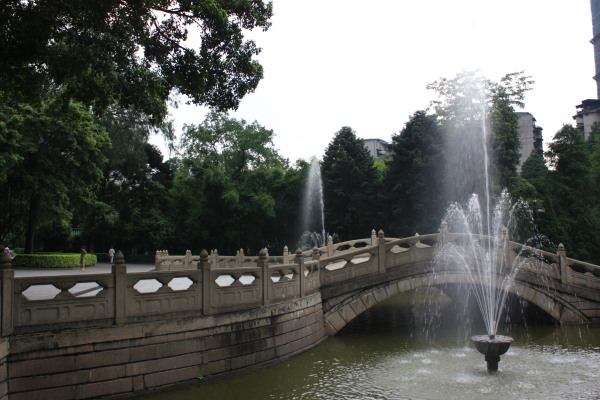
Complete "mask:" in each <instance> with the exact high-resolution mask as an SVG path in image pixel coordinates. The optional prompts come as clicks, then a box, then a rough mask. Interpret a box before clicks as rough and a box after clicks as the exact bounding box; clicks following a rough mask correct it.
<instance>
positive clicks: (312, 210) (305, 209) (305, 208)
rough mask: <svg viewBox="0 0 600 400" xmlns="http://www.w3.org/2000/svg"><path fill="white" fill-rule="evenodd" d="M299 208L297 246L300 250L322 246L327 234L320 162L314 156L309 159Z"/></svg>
mask: <svg viewBox="0 0 600 400" xmlns="http://www.w3.org/2000/svg"><path fill="white" fill-rule="evenodd" d="M301 210H302V214H301V218H302V219H301V223H300V226H301V237H300V243H299V246H298V247H299V248H301V249H302V250H310V249H312V248H313V247H321V246H324V245H325V244H326V243H325V241H326V240H327V236H326V235H325V211H324V205H323V183H322V181H321V163H320V162H319V160H318V159H317V158H316V157H312V158H311V160H310V168H309V171H308V177H307V180H306V185H305V188H304V198H303V201H302V207H301Z"/></svg>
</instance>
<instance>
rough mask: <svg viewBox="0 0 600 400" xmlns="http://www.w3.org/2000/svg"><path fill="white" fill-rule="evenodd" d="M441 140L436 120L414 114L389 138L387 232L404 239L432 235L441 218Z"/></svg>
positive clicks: (442, 154)
mask: <svg viewBox="0 0 600 400" xmlns="http://www.w3.org/2000/svg"><path fill="white" fill-rule="evenodd" d="M443 149H444V138H443V133H442V129H441V128H440V126H439V124H438V121H437V118H436V117H435V116H434V115H427V114H426V113H425V112H424V111H417V112H416V113H415V114H414V115H413V116H412V117H411V118H410V120H409V121H408V122H407V123H406V126H405V127H404V129H402V131H401V132H400V133H399V134H397V135H394V136H392V145H391V148H390V150H391V159H390V160H389V161H388V171H387V178H386V180H385V184H384V185H385V187H386V188H387V191H386V192H387V201H388V205H387V209H388V210H390V212H391V213H392V220H391V222H392V224H391V226H390V228H388V229H387V230H386V232H387V231H389V232H390V234H392V235H398V236H406V235H413V234H415V233H417V232H421V233H422V232H435V231H436V230H437V228H438V226H439V223H440V221H441V219H442V217H443V212H444V209H443V207H444V198H443V192H442V187H443V185H442V181H443V175H444V173H443V171H444V165H445V163H444V151H443Z"/></svg>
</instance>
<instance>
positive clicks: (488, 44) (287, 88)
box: [154, 0, 596, 162]
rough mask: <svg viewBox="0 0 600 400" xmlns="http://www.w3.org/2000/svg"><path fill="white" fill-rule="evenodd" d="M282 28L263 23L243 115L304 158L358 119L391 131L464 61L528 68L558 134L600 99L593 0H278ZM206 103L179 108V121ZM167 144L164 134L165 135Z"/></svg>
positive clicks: (492, 70)
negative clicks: (256, 71)
mask: <svg viewBox="0 0 600 400" xmlns="http://www.w3.org/2000/svg"><path fill="white" fill-rule="evenodd" d="M273 3H274V13H275V15H274V16H273V18H272V23H273V25H272V27H271V28H270V29H269V30H268V31H267V32H261V31H259V32H252V33H251V37H252V38H253V39H255V41H256V42H257V44H258V46H259V47H261V48H262V49H263V50H262V53H261V54H260V56H259V57H258V60H259V61H260V63H261V64H262V66H263V68H264V79H263V80H262V81H261V82H260V83H259V86H258V88H257V89H256V91H255V92H254V93H252V94H249V95H247V96H246V97H245V98H244V99H243V100H242V102H241V105H240V108H239V109H238V111H236V112H234V113H230V115H231V116H232V117H235V118H237V119H245V120H246V121H248V122H252V121H255V120H256V121H258V123H259V124H261V125H262V126H264V127H266V128H268V129H272V130H273V131H274V132H275V140H274V142H275V147H276V148H277V149H278V150H279V153H280V154H281V155H282V156H284V157H287V158H289V159H290V161H292V162H294V161H295V160H296V159H298V158H304V159H309V158H310V157H311V156H313V155H316V156H318V157H322V155H323V153H324V151H325V149H326V147H327V145H328V144H329V142H330V141H331V140H332V138H333V136H334V134H335V133H336V132H337V131H338V130H339V129H340V128H341V127H342V126H350V127H351V128H352V129H354V131H356V133H357V135H358V136H359V137H361V138H380V139H384V140H386V141H390V139H391V136H392V135H393V134H394V133H398V132H400V131H401V130H402V128H403V127H404V125H405V123H406V122H407V121H408V119H409V117H410V116H411V115H412V114H413V113H414V112H415V111H417V110H422V109H425V108H426V107H428V105H429V102H430V101H431V100H434V99H435V98H436V95H435V93H434V92H433V91H431V90H427V89H426V85H427V84H428V83H431V82H433V81H435V80H437V79H439V78H441V77H447V78H453V77H454V76H455V75H456V74H457V73H458V72H460V71H462V70H476V69H478V70H479V71H480V73H481V74H482V75H484V76H486V77H487V78H489V79H492V80H495V81H498V80H499V79H500V78H501V77H502V76H503V75H505V74H507V73H510V72H515V71H521V70H524V71H525V73H526V74H527V75H530V76H532V78H533V79H534V80H535V82H536V83H535V84H534V86H533V90H532V91H530V92H528V94H527V95H526V98H525V103H526V107H525V109H524V111H528V112H530V113H532V114H533V115H534V117H535V118H536V119H537V124H538V125H539V126H541V127H542V128H543V129H544V131H543V132H544V144H545V145H546V144H547V143H549V142H550V141H551V139H552V137H553V136H554V134H555V133H556V131H557V130H558V129H560V127H561V126H562V125H563V124H573V120H572V116H573V115H574V114H575V106H576V105H577V104H580V102H581V100H583V99H588V98H596V85H595V82H594V80H593V79H592V76H593V75H594V74H595V72H594V54H593V46H592V45H591V44H590V43H589V40H590V39H591V38H592V23H591V12H590V2H589V0H568V1H567V0H502V1H491V0H454V1H448V0H427V1H413V0H411V1H408V0H371V1H368V2H367V1H364V0H363V1H359V0H274V2H273ZM205 114H206V108H203V107H196V106H181V107H180V108H178V109H176V110H172V115H173V117H174V119H175V122H176V126H177V128H178V130H179V129H180V128H181V126H182V125H183V124H184V123H188V124H190V123H191V124H199V123H201V122H202V121H203V119H204V115H205ZM154 142H155V143H157V142H158V141H157V140H154Z"/></svg>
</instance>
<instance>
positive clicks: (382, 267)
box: [377, 229, 387, 274]
mask: <svg viewBox="0 0 600 400" xmlns="http://www.w3.org/2000/svg"><path fill="white" fill-rule="evenodd" d="M377 244H378V249H377V260H378V267H379V273H380V274H385V271H386V270H387V267H386V264H387V262H386V253H385V234H384V233H383V231H382V230H381V229H380V230H379V232H378V233H377Z"/></svg>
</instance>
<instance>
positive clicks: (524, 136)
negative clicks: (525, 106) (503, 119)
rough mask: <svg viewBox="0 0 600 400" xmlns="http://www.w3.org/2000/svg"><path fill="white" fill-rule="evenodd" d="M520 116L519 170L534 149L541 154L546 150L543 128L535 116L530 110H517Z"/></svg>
mask: <svg viewBox="0 0 600 400" xmlns="http://www.w3.org/2000/svg"><path fill="white" fill-rule="evenodd" d="M517 116H518V117H519V121H518V127H519V128H518V129H519V140H520V141H521V158H520V160H519V170H520V169H521V165H523V163H524V162H525V160H527V158H528V157H529V156H530V155H531V152H532V151H537V152H538V153H539V154H542V153H543V152H544V140H543V138H542V128H541V127H539V126H537V125H536V124H535V122H536V121H535V118H534V117H533V115H532V114H531V113H528V112H517Z"/></svg>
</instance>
